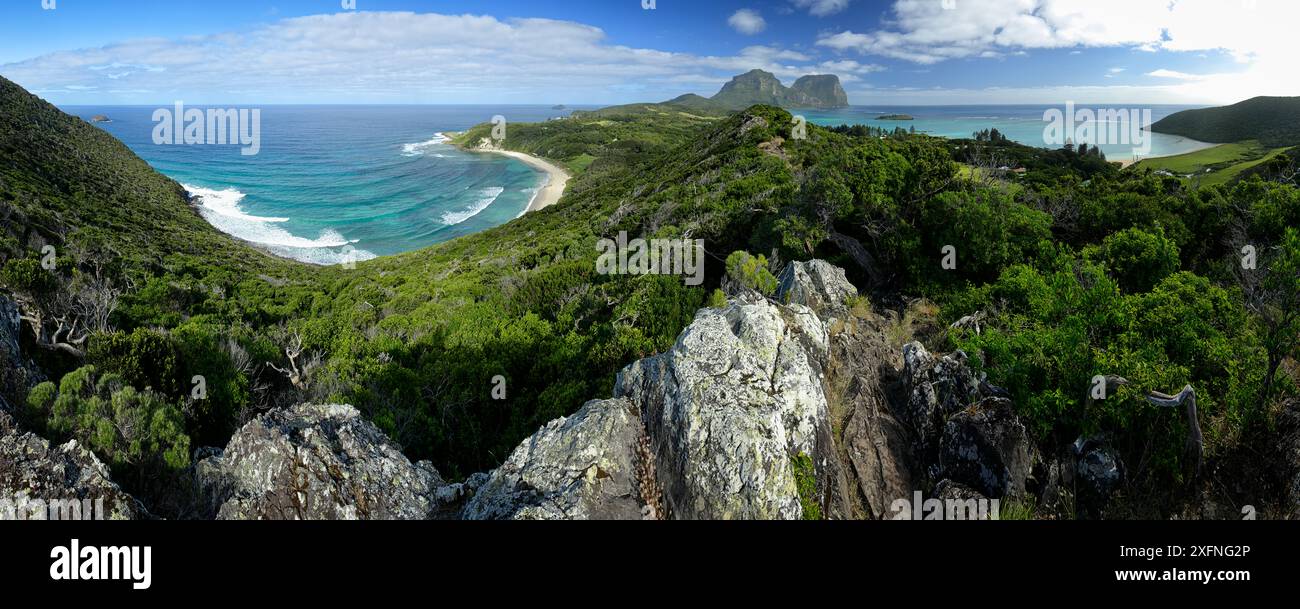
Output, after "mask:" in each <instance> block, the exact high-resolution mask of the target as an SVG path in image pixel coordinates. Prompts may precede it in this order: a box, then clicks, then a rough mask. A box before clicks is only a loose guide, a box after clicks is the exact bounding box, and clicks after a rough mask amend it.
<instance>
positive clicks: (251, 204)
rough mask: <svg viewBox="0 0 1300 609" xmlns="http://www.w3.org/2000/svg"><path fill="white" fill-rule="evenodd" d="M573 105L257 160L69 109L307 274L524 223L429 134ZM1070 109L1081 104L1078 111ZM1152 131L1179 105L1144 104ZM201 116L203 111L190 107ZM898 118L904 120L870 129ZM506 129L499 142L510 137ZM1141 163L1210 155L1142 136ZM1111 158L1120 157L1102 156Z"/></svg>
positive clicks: (943, 129)
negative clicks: (160, 139)
mask: <svg viewBox="0 0 1300 609" xmlns="http://www.w3.org/2000/svg"><path fill="white" fill-rule="evenodd" d="M590 107H591V106H576V107H572V108H569V109H565V110H556V109H553V108H552V107H550V106H498V107H493V106H262V107H260V108H259V109H260V110H261V137H260V141H261V143H260V150H259V151H258V153H257V154H256V155H251V156H245V155H243V154H241V152H240V150H241V146H240V145H238V144H230V145H203V146H185V145H167V144H163V145H158V144H154V142H153V131H154V126H155V123H154V121H153V113H154V111H155V110H157V109H159V107H158V106H108V107H91V106H69V107H65V108H63V110H64V111H66V112H68V113H70V114H74V115H76V116H80V117H81V118H83V119H85V120H88V121H89V120H91V119H92V117H94V116H96V115H104V116H107V117H108V118H109V119H111V122H101V123H95V124H96V125H98V126H99V127H100V128H102V129H104V130H105V131H107V132H109V133H111V134H112V135H114V136H115V137H117V138H118V139H119V140H121V141H122V142H123V143H125V144H126V145H127V146H128V147H130V148H131V150H133V151H134V152H135V153H136V154H138V155H139V156H140V157H141V158H143V159H144V160H145V161H147V162H148V163H149V164H150V165H152V166H153V167H154V168H156V169H157V170H159V171H160V172H162V173H163V174H165V175H167V176H170V177H171V178H173V179H175V180H176V181H178V182H180V183H181V184H183V185H184V186H185V188H186V189H187V190H189V191H190V193H191V194H193V195H195V196H196V198H197V201H198V202H199V205H200V206H199V212H200V214H201V215H202V216H203V217H204V218H206V219H207V220H208V221H209V222H211V223H212V225H213V226H215V227H217V228H218V229H220V230H222V231H224V232H226V233H228V234H231V235H234V236H235V237H238V238H240V239H244V240H246V241H249V242H252V243H255V244H257V245H259V246H261V247H263V248H265V249H267V250H269V251H272V252H274V253H276V254H278V255H281V256H285V257H288V258H293V259H296V260H301V261H304V262H310V263H315V264H338V263H341V262H348V261H352V260H366V259H369V258H374V257H376V256H384V255H391V254H397V253H401V252H406V251H412V250H416V249H420V248H423V247H427V246H429V245H432V244H435V243H440V242H443V241H447V240H449V239H453V238H456V237H459V236H462V235H467V234H471V233H475V232H479V231H482V230H485V229H487V228H490V227H493V226H497V225H499V224H503V223H506V222H509V221H510V220H513V219H514V218H517V217H519V216H520V215H522V213H523V212H524V210H526V209H527V208H528V204H529V202H530V201H531V200H532V198H533V196H535V195H536V193H537V191H538V189H539V188H540V187H542V186H544V185H545V180H546V176H545V174H542V173H540V172H538V171H536V170H534V169H532V168H530V167H528V166H527V165H525V164H523V163H522V162H520V161H517V160H515V159H511V158H508V157H505V156H500V155H491V154H476V153H469V152H464V151H461V150H458V149H456V148H455V147H453V146H450V145H448V144H447V143H445V141H444V139H443V138H441V137H440V136H439V135H438V134H439V133H442V132H447V131H463V130H465V129H468V128H469V127H472V126H473V125H476V124H479V123H483V122H488V121H490V120H491V119H492V117H493V116H495V115H501V116H504V117H506V118H507V121H509V122H511V123H519V122H537V121H544V120H547V119H550V118H553V117H557V116H567V115H568V114H569V113H570V112H571V111H572V110H578V109H586V108H590ZM1081 107H1082V106H1081ZM1144 107H1145V108H1151V109H1152V120H1160V118H1163V117H1164V116H1167V115H1169V114H1171V113H1173V112H1176V111H1179V110H1183V109H1186V107H1184V106H1154V107H1153V106H1144ZM199 109H205V108H202V107H200V108H199ZM1047 109H1049V107H1048V106H855V107H852V108H846V109H843V110H836V111H826V112H819V111H801V112H799V114H801V115H803V116H805V117H806V118H807V119H808V121H809V122H812V123H815V124H821V125H839V124H867V125H873V126H879V127H887V128H893V127H899V126H901V127H903V128H905V129H910V128H912V127H915V129H916V130H917V131H918V132H921V133H928V134H932V135H938V136H944V137H970V135H971V134H972V133H973V132H975V131H978V130H981V129H986V128H991V127H992V128H997V129H998V130H999V131H1001V132H1002V133H1004V134H1005V135H1007V136H1008V137H1010V138H1011V139H1013V140H1015V141H1018V142H1020V143H1023V144H1028V145H1031V146H1045V145H1046V144H1045V143H1044V135H1043V129H1044V126H1045V123H1044V120H1043V114H1044V112H1045V111H1046V110H1047ZM885 114H907V115H911V116H912V117H914V120H911V121H889V120H885V121H882V120H877V117H879V116H881V115H885ZM508 135H509V133H508V125H507V137H508ZM1151 144H1152V146H1151V151H1150V153H1149V155H1148V156H1165V155H1171V154H1181V153H1183V152H1191V151H1193V150H1198V149H1200V148H1204V147H1206V146H1208V145H1207V144H1203V143H1201V142H1196V141H1193V140H1188V139H1186V138H1180V137H1173V136H1166V135H1161V134H1152V142H1151ZM1102 149H1103V150H1104V151H1105V152H1106V154H1107V157H1108V158H1110V159H1111V160H1126V159H1129V158H1130V157H1131V156H1132V146H1126V145H1104V146H1102Z"/></svg>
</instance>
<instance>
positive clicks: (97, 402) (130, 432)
mask: <svg viewBox="0 0 1300 609" xmlns="http://www.w3.org/2000/svg"><path fill="white" fill-rule="evenodd" d="M28 406H29V408H30V409H31V412H32V413H33V414H34V415H39V416H43V417H44V418H45V427H46V429H47V430H48V431H49V432H50V433H51V434H52V435H53V436H54V437H55V439H56V440H61V439H64V438H75V439H76V440H78V441H79V442H81V443H83V444H85V445H86V446H88V447H90V449H91V450H92V451H94V452H95V454H96V455H97V456H99V458H100V459H102V460H104V461H105V462H106V463H108V464H109V465H111V466H112V467H113V469H114V470H115V472H118V473H123V474H127V477H130V474H136V475H137V476H138V477H145V476H148V475H149V474H150V473H156V472H159V471H161V470H172V471H178V470H182V469H184V468H186V467H188V466H189V463H190V457H189V455H190V439H189V436H187V435H186V434H185V432H184V421H183V418H182V416H181V411H180V409H179V408H177V407H176V406H175V405H174V404H172V403H170V402H168V401H167V399H166V398H165V397H163V396H161V395H158V394H156V393H154V392H152V391H147V390H146V391H137V390H136V389H135V388H134V387H131V386H130V385H129V384H127V383H126V381H125V380H124V379H123V378H122V377H120V376H118V375H115V374H104V375H102V376H101V375H99V374H98V372H97V371H96V370H95V367H94V366H84V367H82V368H79V369H77V370H75V371H73V372H70V373H68V374H67V375H64V377H63V379H62V380H61V381H60V382H59V387H58V390H57V391H56V390H55V388H54V384H53V383H49V382H45V383H41V384H40V385H37V386H36V387H35V388H33V389H32V391H31V392H30V393H29V395H28Z"/></svg>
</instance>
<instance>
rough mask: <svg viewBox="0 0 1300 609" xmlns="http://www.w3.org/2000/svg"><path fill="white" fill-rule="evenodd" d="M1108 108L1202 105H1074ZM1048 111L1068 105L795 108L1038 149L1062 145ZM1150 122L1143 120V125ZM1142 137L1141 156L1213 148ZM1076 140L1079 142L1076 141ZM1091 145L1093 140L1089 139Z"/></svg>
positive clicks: (1105, 148) (1117, 153)
mask: <svg viewBox="0 0 1300 609" xmlns="http://www.w3.org/2000/svg"><path fill="white" fill-rule="evenodd" d="M1103 107H1104V108H1106V109H1111V108H1114V109H1129V110H1141V111H1145V110H1150V121H1151V122H1155V121H1158V120H1160V119H1162V118H1164V117H1166V116H1169V115H1170V114H1173V113H1175V112H1180V111H1182V110H1189V109H1192V108H1201V107H1203V106H1174V105H1159V106H1153V105H1150V104H1133V105H1127V106H1126V105H1124V104H1105V105H1104V106H1093V105H1088V104H1077V105H1076V106H1075V111H1076V112H1078V111H1081V110H1085V109H1086V110H1092V111H1094V113H1096V111H1097V110H1099V109H1101V108H1103ZM1049 110H1059V111H1060V112H1061V113H1062V114H1065V110H1066V107H1065V106H1064V105H1060V106H1044V105H1014V106H884V105H882V106H854V107H851V108H845V109H842V110H830V111H817V110H808V111H799V112H798V114H800V115H802V116H803V117H804V118H806V119H808V122H810V123H813V124H817V125H826V126H836V125H843V124H848V125H870V126H873V127H884V128H886V129H893V128H895V127H902V128H904V129H909V130H910V129H912V128H913V127H915V128H916V131H917V133H925V134H929V135H936V136H941V137H948V138H966V137H971V135H972V134H974V133H975V132H976V131H980V130H983V129H989V128H996V129H997V130H998V131H1000V132H1002V134H1003V135H1005V136H1007V137H1008V138H1010V139H1011V140H1013V141H1016V142H1019V143H1021V144H1025V145H1027V146H1035V147H1039V148H1060V144H1059V143H1055V144H1054V143H1051V142H1048V141H1046V140H1047V138H1046V137H1045V136H1044V129H1045V128H1046V127H1047V126H1048V122H1047V121H1045V120H1044V115H1045V114H1046V113H1047V112H1048V111H1049ZM890 114H905V115H908V116H911V117H912V118H913V119H914V120H910V121H909V120H878V119H879V117H881V116H886V115H890ZM1131 114H1132V115H1133V116H1137V117H1138V119H1139V121H1141V122H1145V119H1146V117H1145V115H1144V113H1143V112H1140V111H1139V112H1133V113H1131ZM1110 124H1111V123H1110V122H1106V121H1101V120H1099V121H1097V122H1096V123H1093V125H1094V126H1095V127H1097V129H1098V130H1101V129H1107V128H1108V127H1106V126H1108V125H1110ZM1117 125H1118V126H1119V128H1121V129H1123V128H1126V127H1127V125H1126V124H1123V123H1117ZM1148 126H1150V123H1146V124H1142V125H1141V127H1143V128H1145V127H1148ZM1145 136H1146V137H1149V138H1150V145H1151V148H1150V150H1149V151H1144V152H1143V153H1142V154H1141V158H1150V157H1157V156H1173V155H1176V154H1183V153H1187V152H1195V151H1197V150H1201V149H1204V148H1208V147H1210V146H1213V144H1206V143H1204V142H1198V141H1196V140H1191V139H1188V138H1185V137H1181V136H1175V135H1166V134H1163V133H1151V132H1149V131H1148V132H1145ZM1075 143H1079V142H1075ZM1088 143H1089V144H1092V143H1096V142H1095V141H1094V142H1088ZM1132 144H1133V142H1132V141H1124V143H1114V144H1109V143H1103V144H1102V146H1101V150H1102V152H1104V153H1106V158H1107V159H1109V160H1111V161H1136V160H1140V158H1136V157H1135V154H1134V146H1133V145H1132Z"/></svg>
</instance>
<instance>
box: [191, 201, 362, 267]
mask: <svg viewBox="0 0 1300 609" xmlns="http://www.w3.org/2000/svg"><path fill="white" fill-rule="evenodd" d="M181 186H182V187H184V188H185V190H186V192H188V193H189V194H190V196H192V197H194V198H195V199H196V200H197V202H198V204H199V214H200V215H202V216H203V218H204V219H205V220H207V221H208V223H210V224H212V226H214V227H216V228H217V230H220V231H221V232H223V233H226V234H228V235H231V236H234V237H237V238H239V239H243V240H244V241H248V242H250V243H256V244H258V245H261V246H264V247H266V249H268V250H271V251H272V252H274V253H276V254H278V255H280V256H284V257H286V258H292V259H294V260H299V261H302V262H309V263H312V264H340V263H343V262H348V261H349V260H351V261H361V260H369V259H371V258H374V257H375V255H374V254H372V253H370V252H367V251H365V250H355V249H353V248H352V244H353V243H356V241H355V240H352V241H349V240H348V239H347V238H345V237H344V236H343V235H342V234H340V233H339V232H338V231H336V230H334V229H325V230H323V231H321V233H320V235H318V236H317V237H316V238H315V239H308V238H306V237H299V236H297V235H294V234H293V233H290V232H289V231H287V230H285V229H283V228H281V227H279V226H276V225H277V224H280V223H283V222H288V221H289V219H288V218H268V217H263V216H254V215H250V214H248V213H246V212H245V211H244V210H243V209H241V208H240V207H239V203H240V202H241V201H243V200H244V197H245V195H244V193H242V192H240V191H238V190H236V189H234V188H227V189H224V190H216V189H212V188H202V187H199V186H191V185H188V184H182V185H181Z"/></svg>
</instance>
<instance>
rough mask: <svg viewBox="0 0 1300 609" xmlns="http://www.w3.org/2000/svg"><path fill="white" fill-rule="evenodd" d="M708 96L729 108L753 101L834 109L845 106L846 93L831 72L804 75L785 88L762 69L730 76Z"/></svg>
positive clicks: (744, 105) (742, 106)
mask: <svg viewBox="0 0 1300 609" xmlns="http://www.w3.org/2000/svg"><path fill="white" fill-rule="evenodd" d="M710 99H711V100H712V101H714V102H715V103H718V104H722V105H723V106H726V107H727V108H730V109H733V110H740V109H743V108H748V107H749V106H753V105H755V104H769V105H773V106H781V107H784V108H815V109H818V110H836V109H839V108H847V107H848V105H849V96H848V94H847V93H845V92H844V88H843V87H842V86H840V78H839V77H838V76H835V75H834V74H822V75H814V76H804V77H801V78H800V79H799V80H796V81H794V85H793V86H791V87H786V86H785V85H783V84H781V81H780V80H778V79H777V77H776V75H775V74H772V73H771V72H764V71H763V70H750V71H749V72H746V73H744V74H741V75H740V76H737V77H735V78H732V79H731V82H729V83H727V84H726V85H724V86H723V87H722V90H721V91H719V92H718V94H717V95H714V96H713V97H712V98H710Z"/></svg>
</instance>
